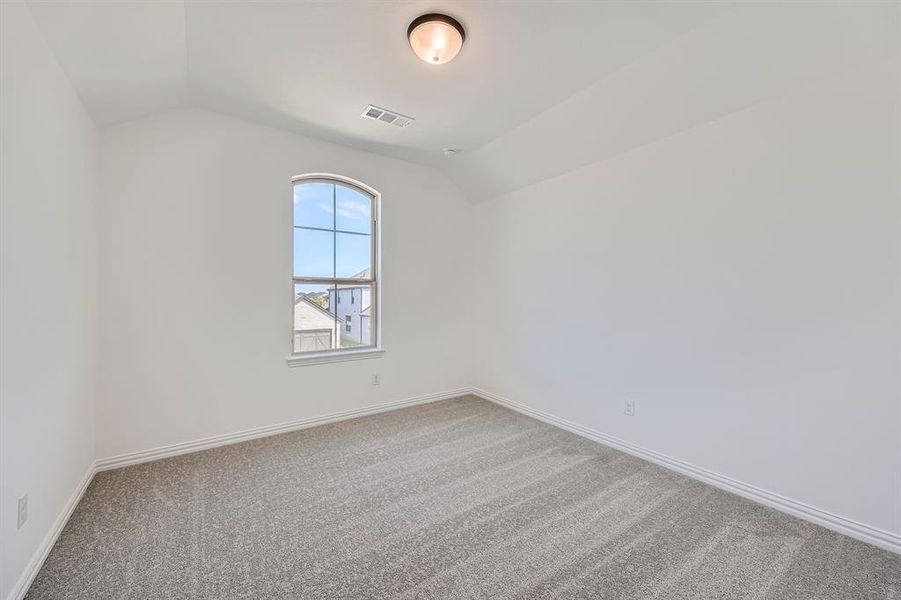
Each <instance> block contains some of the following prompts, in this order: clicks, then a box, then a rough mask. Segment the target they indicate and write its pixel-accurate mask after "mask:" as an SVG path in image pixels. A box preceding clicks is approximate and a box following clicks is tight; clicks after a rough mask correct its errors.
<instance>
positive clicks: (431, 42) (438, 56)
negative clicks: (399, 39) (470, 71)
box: [407, 13, 466, 65]
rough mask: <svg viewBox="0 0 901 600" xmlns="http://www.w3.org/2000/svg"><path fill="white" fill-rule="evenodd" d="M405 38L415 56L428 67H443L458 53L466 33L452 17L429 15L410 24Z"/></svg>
mask: <svg viewBox="0 0 901 600" xmlns="http://www.w3.org/2000/svg"><path fill="white" fill-rule="evenodd" d="M407 38H409V40H410V47H411V48H413V52H415V53H416V56H418V57H419V58H421V59H422V60H423V61H425V62H427V63H429V64H430V65H443V64H444V63H446V62H450V61H452V60H453V59H454V57H455V56H457V54H458V53H459V52H460V48H462V47H463V40H465V39H466V32H465V31H463V26H462V25H460V22H459V21H457V20H456V19H454V18H453V17H449V16H447V15H442V14H438V13H430V14H427V15H422V16H421V17H417V18H415V19H414V20H413V22H412V23H410V26H409V27H408V28H407Z"/></svg>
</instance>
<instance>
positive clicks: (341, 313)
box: [328, 269, 372, 347]
mask: <svg viewBox="0 0 901 600" xmlns="http://www.w3.org/2000/svg"><path fill="white" fill-rule="evenodd" d="M368 277H369V269H366V270H365V271H361V272H360V273H357V274H356V275H354V279H357V278H368ZM336 296H337V297H336ZM328 306H329V308H330V309H333V310H334V311H335V315H336V316H337V317H338V330H339V334H340V336H341V337H340V339H341V343H342V345H343V346H345V347H346V346H353V345H361V346H368V345H369V344H371V343H372V337H371V336H372V329H371V326H370V322H371V320H372V319H371V307H372V289H371V288H370V287H369V285H359V286H354V285H339V286H338V289H337V291H336V290H331V291H330V292H329V300H328Z"/></svg>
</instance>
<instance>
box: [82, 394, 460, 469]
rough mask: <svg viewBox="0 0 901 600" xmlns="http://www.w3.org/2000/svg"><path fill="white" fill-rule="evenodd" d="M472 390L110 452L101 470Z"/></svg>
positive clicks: (355, 416) (446, 397)
mask: <svg viewBox="0 0 901 600" xmlns="http://www.w3.org/2000/svg"><path fill="white" fill-rule="evenodd" d="M468 393H470V390H469V388H461V389H456V390H449V391H446V392H437V393H434V394H426V395H423V396H416V397H414V398H407V399H404V400H395V401H394V402H384V403H382V404H373V405H372V406H365V407H362V408H353V409H350V410H343V411H340V412H335V413H331V414H328V415H322V416H319V417H310V418H307V419H297V420H296V421H287V422H285V423H278V424H276V425H264V426H263V427H254V428H253V429H245V430H243V431H236V432H234V433H226V434H222V435H215V436H212V437H208V438H203V439H199V440H193V441H190V442H181V443H178V444H170V445H168V446H160V447H159V448H151V449H149V450H139V451H138V452H129V453H127V454H119V455H117V456H109V457H107V458H101V459H99V460H98V461H97V471H107V470H109V469H118V468H120V467H127V466H129V465H136V464H138V463H143V462H150V461H153V460H159V459H161V458H169V457H171V456H178V455H179V454H188V453H190V452H199V451H200V450H207V449H209V448H216V447H218V446H226V445H228V444H237V443H239V442H245V441H247V440H253V439H256V438H261V437H267V436H270V435H276V434H278V433H287V432H289V431H297V430H299V429H307V428H308V427H315V426H316V425H325V424H326V423H334V422H336V421H344V420H346V419H354V418H357V417H365V416H366V415H374V414H376V413H380V412H386V411H389V410H397V409H398V408H405V407H407V406H414V405H416V404H425V403H427V402H436V401H438V400H447V399H449V398H456V397H458V396H464V395H466V394H468Z"/></svg>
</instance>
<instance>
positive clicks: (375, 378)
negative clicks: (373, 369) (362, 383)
mask: <svg viewBox="0 0 901 600" xmlns="http://www.w3.org/2000/svg"><path fill="white" fill-rule="evenodd" d="M372 385H382V376H381V375H379V374H378V373H373V374H372Z"/></svg>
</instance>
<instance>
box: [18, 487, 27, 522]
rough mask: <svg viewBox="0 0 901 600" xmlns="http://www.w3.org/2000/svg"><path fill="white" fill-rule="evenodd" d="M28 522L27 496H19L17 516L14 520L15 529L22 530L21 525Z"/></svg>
mask: <svg viewBox="0 0 901 600" xmlns="http://www.w3.org/2000/svg"><path fill="white" fill-rule="evenodd" d="M27 520H28V494H25V495H24V496H19V516H18V518H17V519H16V529H22V525H24V524H25V521H27Z"/></svg>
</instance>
